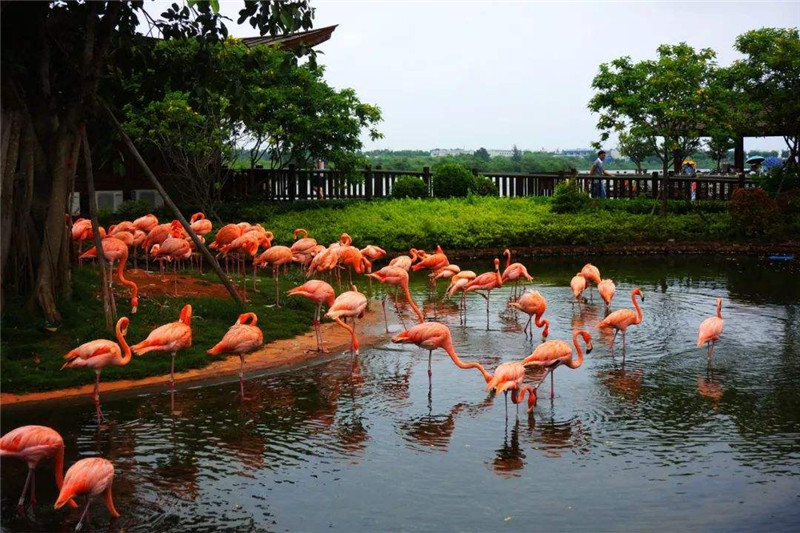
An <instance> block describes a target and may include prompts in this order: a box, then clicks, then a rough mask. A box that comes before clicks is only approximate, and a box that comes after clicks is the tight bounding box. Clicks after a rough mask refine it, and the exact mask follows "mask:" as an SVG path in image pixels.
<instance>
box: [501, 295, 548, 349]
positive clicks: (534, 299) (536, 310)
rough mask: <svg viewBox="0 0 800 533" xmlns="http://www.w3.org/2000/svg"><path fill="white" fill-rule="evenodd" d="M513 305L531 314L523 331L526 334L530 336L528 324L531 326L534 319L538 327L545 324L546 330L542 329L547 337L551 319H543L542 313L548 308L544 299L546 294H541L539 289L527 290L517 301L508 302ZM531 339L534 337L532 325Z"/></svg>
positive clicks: (544, 336) (543, 334)
mask: <svg viewBox="0 0 800 533" xmlns="http://www.w3.org/2000/svg"><path fill="white" fill-rule="evenodd" d="M508 305H509V306H511V307H514V308H516V309H519V310H520V311H522V312H523V313H525V314H527V315H529V316H528V322H527V323H526V324H525V327H524V328H523V330H522V331H524V332H525V336H526V337H527V336H528V326H530V324H531V321H532V320H534V317H536V318H535V321H534V325H535V326H536V327H537V328H541V327H542V326H544V330H543V331H542V337H543V338H545V339H546V338H547V336H548V335H549V334H550V321H549V320H542V315H543V314H544V312H545V311H546V310H547V302H546V301H545V299H544V296H542V295H541V294H539V291H530V292H529V291H526V292H524V293H522V296H520V298H519V300H517V301H516V302H511V303H510V304H508ZM530 333H531V340H532V339H533V328H532V327H531V330H530Z"/></svg>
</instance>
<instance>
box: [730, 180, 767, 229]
mask: <svg viewBox="0 0 800 533" xmlns="http://www.w3.org/2000/svg"><path fill="white" fill-rule="evenodd" d="M728 209H729V211H730V214H731V222H732V223H733V226H734V228H736V229H737V230H738V231H739V232H741V233H742V234H743V235H745V236H747V237H756V236H762V235H765V234H767V233H768V232H770V231H771V230H772V229H773V226H774V225H775V223H776V222H777V221H778V206H777V204H776V203H775V200H773V199H772V198H771V197H770V195H769V194H767V192H766V191H764V190H763V189H760V188H757V187H755V188H751V189H738V190H737V191H736V192H734V193H733V197H731V202H730V206H729V208H728Z"/></svg>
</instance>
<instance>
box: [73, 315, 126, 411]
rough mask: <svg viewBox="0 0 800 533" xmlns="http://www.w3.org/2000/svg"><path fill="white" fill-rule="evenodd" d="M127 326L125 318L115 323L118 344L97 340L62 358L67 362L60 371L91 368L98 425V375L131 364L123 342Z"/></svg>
mask: <svg viewBox="0 0 800 533" xmlns="http://www.w3.org/2000/svg"><path fill="white" fill-rule="evenodd" d="M129 324H130V320H129V319H128V317H125V316H124V317H122V318H120V319H119V320H118V321H117V327H116V333H117V342H118V343H119V344H117V342H114V341H110V340H106V339H97V340H93V341H89V342H86V343H84V344H81V345H80V346H78V347H77V348H75V349H73V350H70V351H69V353H67V355H65V356H64V359H66V360H67V362H66V363H64V365H63V366H62V367H61V369H62V370H63V369H65V368H91V369H92V370H94V374H95V380H94V392H93V393H92V398H93V399H94V407H95V410H96V411H97V423H98V424H99V423H100V422H101V421H102V420H103V419H104V417H103V412H102V411H101V409H100V373H101V372H102V371H103V369H104V368H105V367H107V366H125V365H127V364H128V363H130V362H131V349H130V346H128V343H127V342H126V341H125V335H127V334H128V325H129ZM120 347H121V348H120Z"/></svg>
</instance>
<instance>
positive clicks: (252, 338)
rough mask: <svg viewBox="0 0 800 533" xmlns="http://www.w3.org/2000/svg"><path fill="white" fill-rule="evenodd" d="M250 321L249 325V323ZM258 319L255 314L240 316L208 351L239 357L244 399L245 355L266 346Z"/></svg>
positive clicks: (240, 389) (240, 385)
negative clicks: (263, 345)
mask: <svg viewBox="0 0 800 533" xmlns="http://www.w3.org/2000/svg"><path fill="white" fill-rule="evenodd" d="M248 321H250V323H249V324H248V323H247V322H248ZM257 324H258V317H257V316H256V314H255V313H243V314H241V315H239V318H238V320H236V323H235V324H234V325H233V326H231V327H230V329H228V331H227V332H226V333H225V335H224V336H223V337H222V340H221V341H219V343H217V345H216V346H214V347H213V348H211V349H210V350H208V351H207V352H206V353H207V354H208V355H218V354H222V353H224V354H228V353H233V354H237V355H238V356H239V359H240V362H241V364H240V365H239V394H241V396H242V399H244V354H246V353H247V352H250V351H253V350H255V349H256V348H258V347H259V346H261V345H262V344H264V334H263V333H262V332H261V328H259V327H258V325H257Z"/></svg>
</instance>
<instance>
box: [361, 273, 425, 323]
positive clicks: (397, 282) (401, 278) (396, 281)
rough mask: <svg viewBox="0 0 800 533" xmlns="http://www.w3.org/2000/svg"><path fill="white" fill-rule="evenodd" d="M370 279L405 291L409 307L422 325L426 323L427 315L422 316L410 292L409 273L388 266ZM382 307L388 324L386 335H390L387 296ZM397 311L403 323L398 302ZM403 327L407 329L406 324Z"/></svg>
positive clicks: (384, 319)
mask: <svg viewBox="0 0 800 533" xmlns="http://www.w3.org/2000/svg"><path fill="white" fill-rule="evenodd" d="M369 277H370V278H375V279H376V280H378V281H379V282H381V283H386V284H387V285H394V286H395V287H400V288H401V289H403V294H404V295H405V297H406V301H407V302H408V305H410V306H411V309H413V310H414V313H415V314H416V315H417V318H418V319H419V322H420V324H421V323H423V322H425V315H423V314H422V311H420V310H419V307H417V304H415V303H414V299H413V298H411V292H410V291H409V290H408V272H406V271H405V270H403V269H402V268H399V267H392V266H386V267H383V268H382V269H380V270H379V271H377V272H373V273H372V274H369ZM381 305H382V306H383V321H384V322H385V324H386V333H389V322H388V320H386V295H384V296H383V298H382V299H381ZM395 310H396V311H397V315H398V316H399V317H400V321H401V322H402V321H403V317H402V315H400V310H399V309H397V300H395ZM403 327H405V322H404V323H403Z"/></svg>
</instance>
